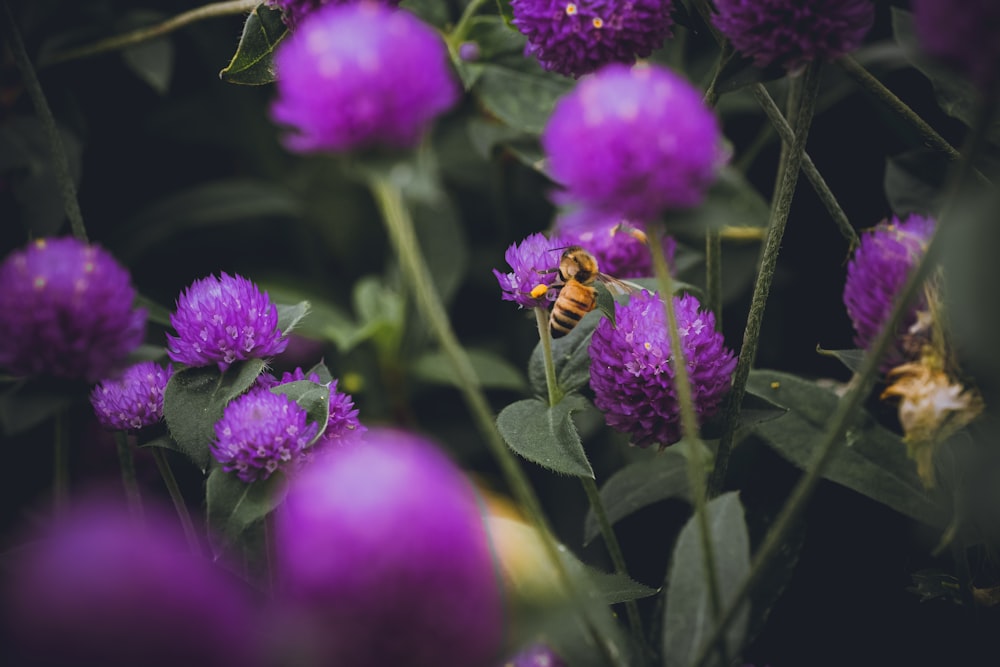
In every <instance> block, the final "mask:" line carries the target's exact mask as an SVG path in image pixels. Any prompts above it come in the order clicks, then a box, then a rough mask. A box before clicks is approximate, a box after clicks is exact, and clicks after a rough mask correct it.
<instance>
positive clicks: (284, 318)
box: [278, 301, 309, 336]
mask: <svg viewBox="0 0 1000 667" xmlns="http://www.w3.org/2000/svg"><path fill="white" fill-rule="evenodd" d="M307 314H309V302H308V301H300V302H298V303H296V304H294V305H290V304H282V303H279V304H278V331H280V332H281V335H282V336H287V335H288V334H289V333H291V332H292V331H293V330H295V327H297V326H298V325H299V322H301V321H302V318H304V317H305V316H306V315H307Z"/></svg>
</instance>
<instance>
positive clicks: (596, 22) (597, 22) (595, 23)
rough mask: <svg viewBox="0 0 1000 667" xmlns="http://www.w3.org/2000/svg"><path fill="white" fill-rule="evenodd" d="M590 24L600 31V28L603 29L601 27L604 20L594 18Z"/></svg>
mask: <svg viewBox="0 0 1000 667" xmlns="http://www.w3.org/2000/svg"><path fill="white" fill-rule="evenodd" d="M590 23H591V24H592V25H593V26H594V27H595V28H597V29H598V30H600V29H601V28H603V27H604V19H599V18H595V19H594V20H593V21H591V22H590Z"/></svg>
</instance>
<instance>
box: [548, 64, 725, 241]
mask: <svg viewBox="0 0 1000 667" xmlns="http://www.w3.org/2000/svg"><path fill="white" fill-rule="evenodd" d="M541 140H542V147H543V148H544V149H545V153H546V154H547V155H548V166H549V171H550V172H551V174H552V177H553V178H554V179H555V181H556V182H558V183H560V184H562V185H563V186H564V187H565V188H566V190H567V192H566V194H565V197H566V198H567V199H568V200H569V201H570V202H572V203H574V204H581V205H583V206H585V207H588V208H592V209H594V210H595V211H597V212H601V213H604V214H608V215H616V216H620V217H623V218H627V219H629V220H632V221H634V222H636V224H639V225H640V226H641V225H644V224H646V223H649V222H653V221H654V220H656V219H657V218H658V217H659V216H660V215H661V214H662V213H663V212H664V211H666V210H668V209H673V208H686V207H690V206H696V205H697V204H699V203H701V201H702V199H704V196H705V192H706V190H707V189H708V188H709V186H711V185H712V183H713V182H714V181H715V179H716V176H717V174H718V171H719V169H720V168H721V167H722V166H723V164H724V163H725V162H726V160H727V159H728V154H727V152H726V150H725V149H724V148H723V144H722V135H721V133H720V131H719V125H718V122H717V121H716V118H715V116H714V115H713V113H712V111H711V110H709V109H708V108H707V107H706V106H705V105H704V103H703V102H702V99H701V93H700V92H699V91H698V90H697V89H695V88H694V86H692V85H691V84H689V83H688V82H687V81H685V80H684V79H683V78H682V77H681V76H679V75H677V74H675V73H674V72H672V71H670V70H669V69H667V68H665V67H662V66H659V65H637V66H635V67H631V68H630V67H627V66H625V65H607V66H605V67H604V68H603V69H601V70H600V71H598V72H597V73H596V74H594V75H593V76H590V77H587V78H586V79H583V80H581V81H580V83H579V84H577V86H576V87H575V88H574V89H573V90H572V91H571V92H570V93H568V94H567V95H565V96H563V97H562V98H560V99H559V101H558V102H557V103H556V106H555V109H554V110H553V112H552V116H551V117H550V118H549V122H548V124H547V125H546V127H545V131H544V133H543V134H542V138H541Z"/></svg>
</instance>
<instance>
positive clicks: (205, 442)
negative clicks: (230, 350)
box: [163, 359, 265, 472]
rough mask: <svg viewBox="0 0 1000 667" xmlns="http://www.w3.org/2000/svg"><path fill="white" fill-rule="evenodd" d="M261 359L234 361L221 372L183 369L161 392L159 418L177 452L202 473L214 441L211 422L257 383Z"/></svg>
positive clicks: (209, 369) (210, 457)
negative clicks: (162, 420) (160, 413)
mask: <svg viewBox="0 0 1000 667" xmlns="http://www.w3.org/2000/svg"><path fill="white" fill-rule="evenodd" d="M264 365H265V364H264V361H263V360H262V359H249V360H247V361H238V362H236V363H235V364H233V365H232V366H230V367H229V368H228V369H227V370H226V372H225V373H220V372H219V369H218V368H216V367H215V366H206V367H203V368H183V369H181V370H179V371H177V372H175V373H174V374H173V375H172V376H171V377H170V381H169V382H167V388H166V389H165V390H164V392H163V418H164V419H165V420H166V422H167V428H168V429H169V431H170V436H171V437H172V438H173V439H174V442H176V443H177V449H178V451H180V452H182V453H184V454H185V455H187V456H188V458H190V459H191V460H192V461H193V462H194V463H195V465H197V466H198V468H199V469H200V470H201V471H202V472H204V471H206V470H207V469H208V464H209V462H210V461H211V460H212V455H211V452H210V451H209V443H210V442H212V440H213V439H214V438H215V422H217V421H219V419H221V418H222V412H223V410H225V409H226V405H228V404H229V401H231V400H233V399H234V398H236V397H237V396H239V395H240V394H242V393H243V392H244V391H246V390H247V389H249V388H250V386H251V385H252V384H253V383H254V382H255V381H256V380H257V376H258V375H260V373H261V371H263V370H264Z"/></svg>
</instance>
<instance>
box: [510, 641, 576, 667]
mask: <svg viewBox="0 0 1000 667" xmlns="http://www.w3.org/2000/svg"><path fill="white" fill-rule="evenodd" d="M504 667H567V665H566V661H565V660H563V659H562V658H561V657H559V654H558V653H556V652H555V651H553V650H552V649H551V648H549V646H548V645H546V644H535V645H534V646H531V647H529V648H526V649H524V650H523V651H521V652H520V653H518V654H517V655H515V656H514V657H513V658H511V659H510V660H507V661H506V662H504Z"/></svg>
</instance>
